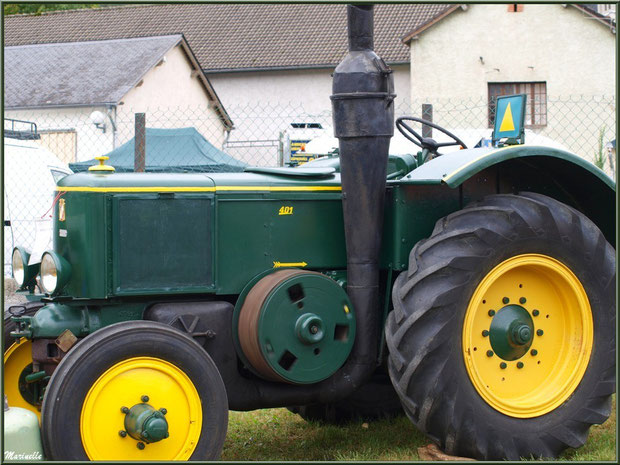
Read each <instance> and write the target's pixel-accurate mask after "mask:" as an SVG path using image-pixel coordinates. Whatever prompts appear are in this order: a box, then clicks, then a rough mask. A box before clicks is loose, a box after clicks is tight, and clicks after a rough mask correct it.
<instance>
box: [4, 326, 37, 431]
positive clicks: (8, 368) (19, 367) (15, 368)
mask: <svg viewBox="0 0 620 465" xmlns="http://www.w3.org/2000/svg"><path fill="white" fill-rule="evenodd" d="M31 363H32V342H30V341H29V340H27V339H26V338H21V339H20V340H19V341H18V342H16V343H14V344H12V345H11V347H9V348H8V349H7V350H6V352H5V353H4V393H5V394H6V396H7V399H8V401H9V405H10V406H11V407H20V408H25V409H28V410H30V411H31V412H34V413H36V414H37V416H38V417H39V420H41V412H40V411H39V409H38V408H37V407H35V406H34V405H32V404H31V403H30V402H28V401H27V400H26V399H25V398H24V396H23V395H22V393H21V392H20V390H19V384H20V377H21V376H22V373H23V372H24V370H25V369H26V368H27V367H28V366H29V365H30V364H31ZM21 382H22V384H23V380H22V381H21Z"/></svg>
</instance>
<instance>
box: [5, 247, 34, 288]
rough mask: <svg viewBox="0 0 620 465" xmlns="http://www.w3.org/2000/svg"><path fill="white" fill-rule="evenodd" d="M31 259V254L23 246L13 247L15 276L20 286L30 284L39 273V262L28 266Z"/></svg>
mask: <svg viewBox="0 0 620 465" xmlns="http://www.w3.org/2000/svg"><path fill="white" fill-rule="evenodd" d="M29 260H30V254H29V253H28V252H26V251H25V250H24V249H22V248H21V247H15V248H14V249H13V257H12V260H11V262H12V268H13V278H14V279H15V281H16V282H17V286H18V287H19V288H23V287H24V286H26V285H28V284H30V282H31V281H32V280H33V279H34V278H35V276H36V275H37V271H38V269H39V266H38V264H35V265H30V266H28V261H29Z"/></svg>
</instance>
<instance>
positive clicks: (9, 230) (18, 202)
mask: <svg viewBox="0 0 620 465" xmlns="http://www.w3.org/2000/svg"><path fill="white" fill-rule="evenodd" d="M36 137H37V135H36V133H30V134H25V135H24V134H21V135H20V133H19V132H15V131H11V132H8V131H6V132H5V137H4V153H3V155H4V156H3V166H2V168H3V170H4V275H5V276H10V275H11V255H12V252H13V247H15V246H17V245H19V246H22V247H24V248H25V249H26V250H28V251H30V252H34V251H35V249H37V250H38V249H39V248H43V247H45V248H43V250H42V251H41V252H43V251H44V250H46V249H47V248H51V241H52V228H51V225H52V211H53V209H52V208H51V207H52V204H53V202H54V197H55V194H56V191H55V189H56V183H57V182H58V180H59V179H61V178H63V177H65V176H66V175H68V174H72V173H73V172H72V171H71V169H70V168H69V166H68V165H67V164H66V163H64V162H62V161H60V160H59V159H58V157H57V156H56V155H54V154H53V153H52V152H50V151H49V150H47V149H46V148H44V147H42V146H41V145H40V144H39V143H38V142H37V138H36ZM37 236H38V237H37ZM32 258H33V259H34V260H35V261H38V260H39V259H40V257H38V258H35V257H34V256H33V257H32Z"/></svg>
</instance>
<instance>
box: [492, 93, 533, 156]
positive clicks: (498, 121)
mask: <svg viewBox="0 0 620 465" xmlns="http://www.w3.org/2000/svg"><path fill="white" fill-rule="evenodd" d="M525 99H526V95H525V94H518V95H503V96H501V97H497V101H496V106H495V124H494V126H493V145H495V144H496V143H497V142H499V141H500V140H502V139H505V142H504V143H506V144H511V145H512V144H523V142H524V130H523V123H524V121H525Z"/></svg>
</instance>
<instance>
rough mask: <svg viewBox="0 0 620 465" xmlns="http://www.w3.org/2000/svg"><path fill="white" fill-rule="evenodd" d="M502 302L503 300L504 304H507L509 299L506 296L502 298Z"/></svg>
mask: <svg viewBox="0 0 620 465" xmlns="http://www.w3.org/2000/svg"><path fill="white" fill-rule="evenodd" d="M502 302H503V303H504V304H507V303H508V302H510V299H509V298H508V297H504V298H503V299H502Z"/></svg>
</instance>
